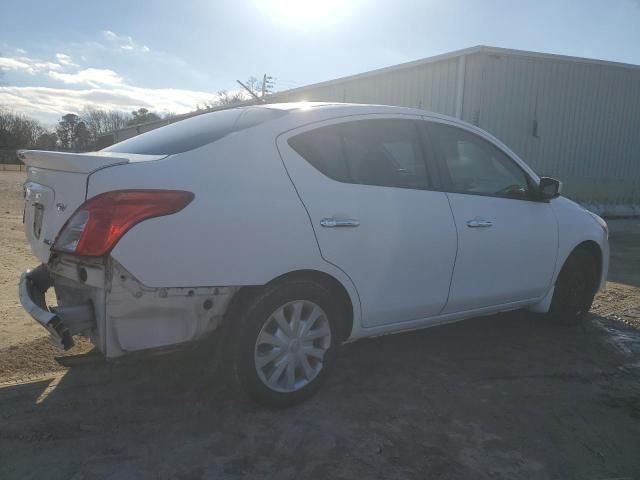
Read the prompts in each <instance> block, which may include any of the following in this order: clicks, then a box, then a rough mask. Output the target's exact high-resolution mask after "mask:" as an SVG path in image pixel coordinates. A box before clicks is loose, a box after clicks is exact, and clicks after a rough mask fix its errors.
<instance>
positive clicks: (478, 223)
mask: <svg viewBox="0 0 640 480" xmlns="http://www.w3.org/2000/svg"><path fill="white" fill-rule="evenodd" d="M467 227H469V228H488V227H493V222H491V221H489V220H482V219H479V218H474V219H473V220H467Z"/></svg>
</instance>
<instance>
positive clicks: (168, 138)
mask: <svg viewBox="0 0 640 480" xmlns="http://www.w3.org/2000/svg"><path fill="white" fill-rule="evenodd" d="M286 113H287V112H286V111H285V110H276V109H271V108H264V107H248V108H247V107H245V108H231V109H229V110H220V111H218V112H211V113H203V114H202V115H198V116H195V117H191V118H187V119H186V120H181V121H179V122H176V123H172V124H170V125H166V126H164V127H161V128H158V129H156V130H152V131H150V132H147V133H143V134H142V135H138V136H136V137H133V138H130V139H128V140H124V141H122V142H120V143H116V144H115V145H111V146H110V147H107V148H105V149H103V150H102V151H103V152H117V153H134V154H143V155H173V154H176V153H182V152H186V151H189V150H193V149H194V148H198V147H202V146H204V145H207V144H209V143H212V142H215V141H216V140H220V139H221V138H222V137H225V136H226V135H229V134H230V133H234V132H238V131H240V130H244V129H246V128H249V127H254V126H256V125H259V124H261V123H264V122H266V121H268V120H272V119H274V118H278V117H281V116H283V115H286Z"/></svg>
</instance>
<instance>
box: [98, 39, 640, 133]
mask: <svg viewBox="0 0 640 480" xmlns="http://www.w3.org/2000/svg"><path fill="white" fill-rule="evenodd" d="M476 53H484V54H488V55H510V56H518V57H527V58H535V59H540V60H552V61H560V62H573V63H583V64H588V65H602V66H607V67H617V68H625V69H630V70H640V65H634V64H631V63H622V62H612V61H609V60H598V59H593V58H584V57H572V56H569V55H559V54H555V53H542V52H532V51H528V50H515V49H510V48H502V47H491V46H488V45H476V46H474V47H468V48H463V49H460V50H454V51H453V52H447V53H443V54H440V55H433V56H431V57H426V58H421V59H418V60H412V61H410V62H405V63H399V64H397V65H391V66H389V67H383V68H378V69H375V70H369V71H367V72H362V73H356V74H354V75H347V76H344V77H339V78H334V79H331V80H325V81H323V82H318V83H312V84H309V85H303V86H301V87H296V88H292V89H289V90H283V91H281V92H276V93H273V94H272V95H269V97H267V98H266V100H267V102H269V101H270V100H271V101H272V103H278V99H279V98H281V97H282V96H284V95H289V94H294V93H300V92H304V91H306V90H310V89H313V88H322V87H327V86H331V85H337V84H340V83H343V82H349V81H353V80H359V79H362V78H369V77H373V76H377V75H381V74H385V73H391V72H397V71H401V70H405V69H409V68H414V67H420V66H422V65H428V64H430V63H436V62H442V61H445V60H451V59H453V58H458V57H462V56H465V55H472V54H476ZM256 103H257V102H256V101H255V100H254V99H248V100H244V101H242V102H238V103H234V104H232V105H216V106H215V107H212V108H208V109H205V110H196V111H194V112H188V113H183V114H181V115H176V116H175V117H171V118H170V119H161V120H154V121H151V122H147V123H141V124H138V125H131V126H127V127H123V128H120V129H117V130H113V131H111V132H108V133H106V134H104V135H103V136H106V135H112V134H114V133H116V132H121V131H123V130H127V129H131V128H136V127H145V126H150V125H155V124H165V125H168V124H170V123H174V122H177V121H179V120H183V119H185V118H190V117H193V116H196V115H199V114H203V113H209V112H215V111H218V110H226V109H228V108H235V107H243V106H250V105H255V104H256ZM138 132H139V130H138Z"/></svg>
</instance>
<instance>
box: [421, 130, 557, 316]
mask: <svg viewBox="0 0 640 480" xmlns="http://www.w3.org/2000/svg"><path fill="white" fill-rule="evenodd" d="M428 130H429V137H430V139H431V141H432V144H433V145H434V148H435V149H436V152H437V155H438V157H439V160H440V163H439V166H440V167H441V168H440V173H441V180H442V185H443V190H445V191H447V196H448V197H449V201H450V204H451V210H452V212H453V216H454V219H455V223H456V227H457V229H458V255H457V258H456V265H455V268H454V273H453V278H452V281H451V291H450V293H449V301H448V303H447V306H446V308H445V310H444V312H443V313H457V312H464V311H468V310H475V309H479V308H484V307H495V306H499V305H507V304H510V303H515V302H524V301H528V300H534V299H537V298H540V297H541V296H543V295H544V294H546V292H547V291H548V289H549V288H550V286H551V281H552V277H553V273H554V268H555V263H556V255H557V248H558V224H557V221H556V218H555V215H554V213H553V211H552V210H551V206H550V205H549V203H545V202H540V201H536V200H534V199H533V193H532V189H533V186H534V185H533V182H532V180H531V179H530V177H529V176H528V175H527V173H526V172H525V171H524V170H523V169H522V168H521V167H520V165H518V163H517V162H516V161H514V160H513V159H512V158H511V157H509V156H508V155H507V154H506V153H505V152H503V151H502V150H501V149H499V148H498V147H497V146H496V145H494V144H493V143H492V142H490V141H488V140H487V139H485V138H482V137H480V136H479V135H476V134H475V133H472V132H471V131H469V130H465V129H462V128H459V127H455V126H451V125H444V124H440V123H429V124H428Z"/></svg>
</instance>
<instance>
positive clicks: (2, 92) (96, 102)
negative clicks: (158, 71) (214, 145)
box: [0, 84, 217, 122]
mask: <svg viewBox="0 0 640 480" xmlns="http://www.w3.org/2000/svg"><path fill="white" fill-rule="evenodd" d="M216 98H217V96H216V95H213V94H211V93H207V92H199V91H193V90H184V89H170V88H157V89H154V88H141V87H134V86H131V85H126V84H120V85H118V86H102V87H98V88H84V89H71V88H51V87H15V86H3V87H0V105H7V106H10V107H11V108H12V109H13V110H16V111H20V112H24V113H27V114H29V115H33V116H35V117H37V118H39V119H41V120H45V121H50V122H53V121H55V120H56V118H58V117H60V116H61V115H63V114H65V113H79V112H81V111H82V109H83V108H84V107H85V106H89V107H93V108H102V109H106V110H123V111H132V110H137V109H139V108H142V107H144V108H147V109H148V110H152V111H155V112H174V113H186V112H190V111H193V110H195V108H196V105H198V104H200V105H202V104H205V103H212V102H214V101H215V100H216Z"/></svg>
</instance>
